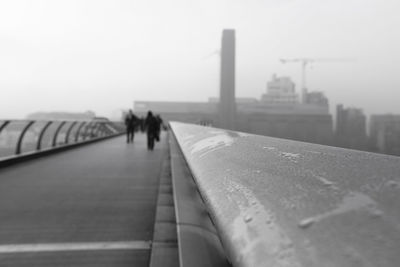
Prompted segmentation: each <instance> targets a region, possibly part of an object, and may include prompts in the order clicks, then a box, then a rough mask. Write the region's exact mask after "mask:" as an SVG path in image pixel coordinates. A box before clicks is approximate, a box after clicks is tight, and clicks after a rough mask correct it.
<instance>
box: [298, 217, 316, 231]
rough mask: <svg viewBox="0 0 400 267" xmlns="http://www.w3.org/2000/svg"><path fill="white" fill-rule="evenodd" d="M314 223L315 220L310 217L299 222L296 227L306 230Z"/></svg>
mask: <svg viewBox="0 0 400 267" xmlns="http://www.w3.org/2000/svg"><path fill="white" fill-rule="evenodd" d="M315 222H316V219H315V218H312V217H310V218H307V219H304V220H301V221H300V222H299V224H298V226H299V227H300V228H303V229H306V228H308V227H310V226H311V225H313V224H314V223H315Z"/></svg>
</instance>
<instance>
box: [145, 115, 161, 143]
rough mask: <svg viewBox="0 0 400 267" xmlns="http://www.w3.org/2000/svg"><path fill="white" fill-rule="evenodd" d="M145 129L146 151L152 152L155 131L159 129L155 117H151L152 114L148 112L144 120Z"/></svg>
mask: <svg viewBox="0 0 400 267" xmlns="http://www.w3.org/2000/svg"><path fill="white" fill-rule="evenodd" d="M144 124H145V128H146V133H147V149H148V150H153V149H154V140H155V139H156V136H157V129H158V128H159V121H158V120H157V118H156V117H155V116H153V113H152V112H151V111H149V112H148V113H147V117H146V119H145V122H144Z"/></svg>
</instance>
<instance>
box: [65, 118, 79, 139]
mask: <svg viewBox="0 0 400 267" xmlns="http://www.w3.org/2000/svg"><path fill="white" fill-rule="evenodd" d="M76 124H77V121H74V122H73V123H72V124H71V126H69V128H68V130H67V133H66V134H65V144H68V142H69V136H70V134H71V131H72V129H73V128H74V126H75V125H76Z"/></svg>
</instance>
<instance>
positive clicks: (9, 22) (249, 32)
mask: <svg viewBox="0 0 400 267" xmlns="http://www.w3.org/2000/svg"><path fill="white" fill-rule="evenodd" d="M310 7H311V8H310ZM399 7H400V4H399V3H397V2H396V1H385V3H380V2H379V1H377V0H367V1H360V0H350V1H339V2H338V1H324V3H319V2H318V1H316V0H307V1H296V0H293V1H290V0H288V1H264V2H260V1H247V2H246V3H244V2H242V1H220V2H218V3H214V2H211V1H209V2H207V1H206V2H202V3H198V2H190V1H187V2H185V1H181V0H179V1H178V0H175V1H172V2H169V3H163V2H162V1H154V0H153V1H147V2H144V1H122V0H121V1H86V2H83V1H69V2H66V3H55V2H53V1H43V2H41V3H38V4H33V3H32V2H29V1H7V2H6V1H5V2H3V3H1V4H0V10H1V11H0V22H1V23H0V24H1V25H2V26H1V27H0V41H1V42H0V57H1V58H2V60H1V61H0V71H1V73H2V75H0V90H1V94H2V99H6V100H7V101H4V102H5V103H4V102H3V103H2V106H1V107H0V115H1V117H3V118H23V117H24V116H26V115H27V114H28V113H32V112H35V111H86V110H93V111H94V112H96V114H98V115H99V116H104V115H105V116H110V115H111V113H112V112H115V111H117V110H119V109H121V108H130V107H132V103H133V101H135V100H155V101H156V100H161V101H165V100H175V101H206V100H207V99H208V98H209V97H216V96H218V87H219V60H218V56H217V55H215V54H214V56H210V57H208V56H207V55H210V54H211V53H213V51H215V50H217V49H218V48H219V45H220V35H221V32H222V30H223V29H224V28H234V29H235V31H236V40H237V60H236V63H237V70H236V95H237V97H253V98H258V99H259V98H260V96H261V95H262V94H263V93H265V90H266V83H267V81H268V80H269V79H270V77H271V75H272V74H273V73H276V74H277V75H279V76H289V77H292V79H293V80H294V82H295V83H296V92H297V93H299V92H300V89H301V88H300V82H301V66H300V65H298V64H290V65H289V64H282V63H280V62H279V59H280V58H294V57H312V58H314V57H317V58H319V57H329V58H338V57H339V58H354V59H355V61H354V62H346V63H316V64H314V65H313V66H311V67H310V68H308V71H307V78H308V80H307V84H308V85H309V86H308V89H309V90H310V91H323V92H325V94H326V95H327V97H328V98H329V100H330V110H331V113H332V114H333V113H334V109H335V106H336V104H339V103H343V104H344V105H345V106H354V107H359V108H362V109H363V110H364V111H365V113H366V114H376V113H378V114H383V113H394V114H399V113H400V107H399V106H398V105H397V101H396V99H398V98H399V97H400V90H398V89H399V88H400V77H398V75H396V71H397V67H398V64H397V63H399V62H400V53H399V47H400V42H399V41H400V40H399V38H398V37H397V35H396V34H395V30H396V29H397V28H398V26H399V25H400V18H398V16H397V14H396V10H397V8H399Z"/></svg>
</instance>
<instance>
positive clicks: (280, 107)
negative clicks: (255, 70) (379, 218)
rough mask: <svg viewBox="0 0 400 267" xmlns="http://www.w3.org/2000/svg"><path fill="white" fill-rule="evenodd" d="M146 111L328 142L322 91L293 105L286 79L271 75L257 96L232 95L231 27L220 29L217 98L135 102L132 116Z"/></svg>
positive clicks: (329, 128)
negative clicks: (219, 67)
mask: <svg viewBox="0 0 400 267" xmlns="http://www.w3.org/2000/svg"><path fill="white" fill-rule="evenodd" d="M148 110H152V111H153V112H154V113H156V114H160V115H161V116H162V117H163V119H164V120H165V121H172V120H173V121H181V122H188V123H195V124H203V125H204V124H206V125H212V126H215V127H219V128H223V129H235V130H239V131H244V132H249V133H254V134H260V135H269V136H274V137H280V138H289V139H294V140H301V141H307V142H315V143H321V144H332V137H333V129H332V116H331V115H330V114H329V105H328V100H327V99H326V97H325V96H324V95H323V94H322V93H319V92H314V93H310V99H309V102H308V103H306V104H303V103H299V100H298V95H297V94H296V92H295V84H294V83H293V82H292V81H291V79H290V78H288V77H277V76H276V75H274V76H273V77H272V80H271V81H270V82H268V84H267V92H266V94H264V95H263V96H262V97H261V100H257V99H254V98H236V97H235V32H234V30H224V31H223V37H222V49H221V79H220V95H219V98H210V99H209V101H208V102H156V101H135V103H134V113H135V114H137V115H139V116H145V114H146V113H147V111H148Z"/></svg>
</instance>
